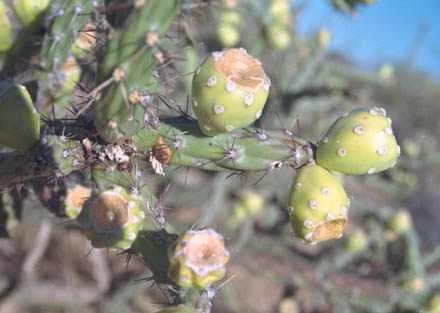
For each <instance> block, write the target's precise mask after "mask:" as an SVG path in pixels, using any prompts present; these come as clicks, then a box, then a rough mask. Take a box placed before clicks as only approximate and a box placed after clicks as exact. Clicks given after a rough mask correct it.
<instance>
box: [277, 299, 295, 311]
mask: <svg viewBox="0 0 440 313" xmlns="http://www.w3.org/2000/svg"><path fill="white" fill-rule="evenodd" d="M278 313H299V305H298V303H297V302H296V300H295V298H284V299H282V300H281V302H280V304H279V305H278Z"/></svg>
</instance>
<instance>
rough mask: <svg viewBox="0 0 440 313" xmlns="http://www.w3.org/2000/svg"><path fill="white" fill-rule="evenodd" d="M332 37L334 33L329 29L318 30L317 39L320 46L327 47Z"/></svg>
mask: <svg viewBox="0 0 440 313" xmlns="http://www.w3.org/2000/svg"><path fill="white" fill-rule="evenodd" d="M331 39H332V34H331V33H330V31H329V30H328V29H325V28H323V29H320V30H318V32H317V33H316V41H317V42H318V44H319V46H320V47H323V48H324V47H326V46H327V45H328V44H329V43H330V40H331Z"/></svg>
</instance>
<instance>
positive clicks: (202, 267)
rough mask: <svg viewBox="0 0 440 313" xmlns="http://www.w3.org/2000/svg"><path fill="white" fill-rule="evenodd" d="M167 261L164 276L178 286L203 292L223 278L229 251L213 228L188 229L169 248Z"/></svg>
mask: <svg viewBox="0 0 440 313" xmlns="http://www.w3.org/2000/svg"><path fill="white" fill-rule="evenodd" d="M168 259H169V261H170V268H169V271H168V276H169V277H170V278H171V279H172V280H173V281H174V282H175V283H176V284H177V285H178V286H180V287H182V288H190V287H194V288H196V289H199V290H205V289H206V288H207V287H209V286H210V285H211V284H212V283H214V282H216V281H218V280H220V279H222V278H223V277H224V276H225V264H226V263H227V262H228V260H229V252H228V251H227V250H226V248H225V245H224V241H223V237H222V236H221V235H220V234H218V233H217V232H215V231H214V230H213V229H204V230H198V231H195V230H188V231H186V232H185V233H184V234H183V235H182V236H180V237H179V239H178V240H177V241H176V242H175V243H174V244H173V245H172V246H171V247H170V249H169V251H168Z"/></svg>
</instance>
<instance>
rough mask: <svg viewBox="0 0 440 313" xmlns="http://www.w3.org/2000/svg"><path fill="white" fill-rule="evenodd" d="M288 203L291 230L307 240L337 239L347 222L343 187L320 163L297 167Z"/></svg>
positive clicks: (315, 241)
mask: <svg viewBox="0 0 440 313" xmlns="http://www.w3.org/2000/svg"><path fill="white" fill-rule="evenodd" d="M288 205H289V207H288V213H289V215H290V222H291V224H292V227H293V230H294V231H295V233H296V234H297V235H298V236H299V237H300V238H302V239H304V240H306V241H308V242H310V243H317V242H321V241H326V240H329V239H334V238H340V237H341V236H342V232H343V230H344V228H345V226H346V225H347V212H348V207H349V200H348V198H347V195H346V193H345V191H344V188H343V187H342V186H341V185H340V184H339V183H338V182H337V181H336V180H335V179H334V178H333V176H332V175H331V174H330V173H329V172H328V171H327V170H325V169H324V168H322V167H320V166H319V165H316V164H309V165H306V166H303V167H301V168H300V169H299V170H298V173H297V174H296V177H295V180H294V181H293V184H292V187H291V188H290V194H289V202H288Z"/></svg>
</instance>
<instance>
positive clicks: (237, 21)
mask: <svg viewBox="0 0 440 313" xmlns="http://www.w3.org/2000/svg"><path fill="white" fill-rule="evenodd" d="M242 22H243V17H242V16H241V14H240V12H238V11H236V10H227V11H225V12H223V13H222V14H221V15H220V23H226V24H231V25H234V26H240V25H241V23H242Z"/></svg>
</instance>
